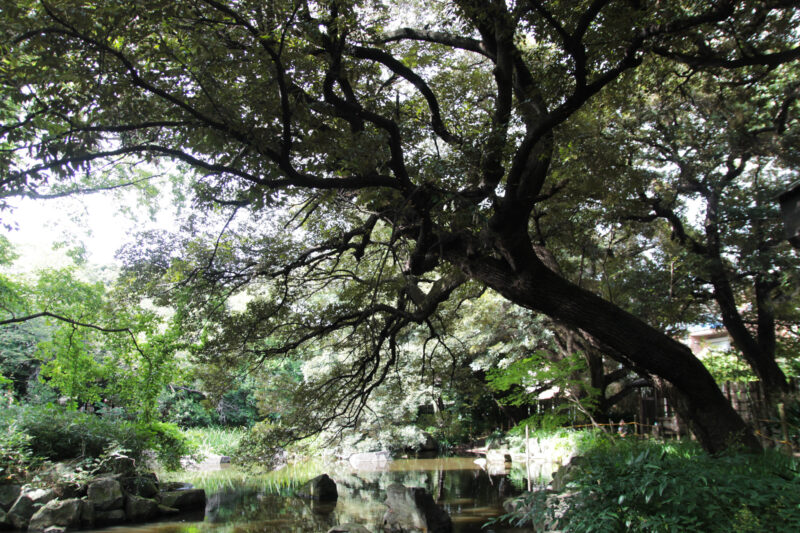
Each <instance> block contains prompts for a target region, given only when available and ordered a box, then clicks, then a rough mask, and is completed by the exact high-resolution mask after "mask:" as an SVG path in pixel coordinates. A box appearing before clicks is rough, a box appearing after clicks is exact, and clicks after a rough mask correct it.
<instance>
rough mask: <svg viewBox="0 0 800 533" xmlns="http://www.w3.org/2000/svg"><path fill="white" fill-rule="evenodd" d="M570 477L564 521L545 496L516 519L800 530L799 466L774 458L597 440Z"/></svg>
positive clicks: (534, 497)
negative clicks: (547, 505)
mask: <svg viewBox="0 0 800 533" xmlns="http://www.w3.org/2000/svg"><path fill="white" fill-rule="evenodd" d="M583 457H584V459H583V462H581V463H580V466H579V467H578V468H577V470H576V471H574V472H573V473H571V474H570V476H569V480H570V481H569V483H568V484H567V489H566V490H567V492H570V493H572V496H570V497H566V498H563V499H562V508H561V509H560V513H559V514H560V517H556V516H555V515H554V509H553V508H546V506H545V500H546V498H547V495H546V494H543V493H531V494H528V495H526V496H524V497H523V500H522V502H521V503H523V504H524V505H523V506H521V507H520V511H518V512H516V513H511V515H509V516H508V518H512V520H514V521H520V520H526V519H531V518H534V519H535V521H537V520H538V521H541V519H540V518H538V517H541V516H542V515H540V514H539V513H548V514H549V516H550V520H551V521H552V523H551V527H553V528H554V529H560V530H563V531H581V532H583V531H642V532H644V531H647V532H653V531H702V532H717V531H719V532H728V531H737V532H739V531H800V474H799V473H798V469H797V463H796V462H795V461H792V460H791V459H789V458H787V457H785V456H780V455H778V454H775V453H770V454H765V455H753V454H745V453H731V454H728V455H724V456H721V457H711V456H709V455H707V454H705V453H704V452H702V450H700V449H699V447H698V446H696V445H695V444H694V443H656V442H653V441H644V442H643V441H638V440H636V439H613V438H594V439H593V442H592V445H591V446H589V447H584V450H583Z"/></svg>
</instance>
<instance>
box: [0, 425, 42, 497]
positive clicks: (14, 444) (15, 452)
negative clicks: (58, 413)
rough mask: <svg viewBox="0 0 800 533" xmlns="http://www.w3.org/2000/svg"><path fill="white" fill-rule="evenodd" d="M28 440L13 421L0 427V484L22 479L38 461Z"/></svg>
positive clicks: (29, 439) (28, 437) (27, 436)
mask: <svg viewBox="0 0 800 533" xmlns="http://www.w3.org/2000/svg"><path fill="white" fill-rule="evenodd" d="M30 441H31V438H30V436H29V435H26V434H25V433H24V432H22V431H21V430H20V428H19V424H17V423H16V422H14V421H10V422H9V423H8V424H7V425H6V424H4V425H3V426H2V427H0V485H2V484H4V483H17V482H22V481H24V479H25V477H26V475H27V473H28V471H29V470H30V469H31V468H32V467H34V466H36V464H37V463H38V462H39V461H38V459H36V458H35V457H34V455H33V453H32V452H31V446H30Z"/></svg>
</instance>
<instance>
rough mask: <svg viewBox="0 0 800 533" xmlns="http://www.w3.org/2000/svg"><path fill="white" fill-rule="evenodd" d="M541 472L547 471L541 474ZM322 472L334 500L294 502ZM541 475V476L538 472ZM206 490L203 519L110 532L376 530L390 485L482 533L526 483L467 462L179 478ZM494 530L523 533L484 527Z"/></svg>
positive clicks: (456, 524)
mask: <svg viewBox="0 0 800 533" xmlns="http://www.w3.org/2000/svg"><path fill="white" fill-rule="evenodd" d="M546 470H547V469H546ZM322 472H326V473H327V474H328V475H329V476H331V477H332V478H333V479H334V480H335V481H336V485H337V488H338V491H339V499H338V501H337V502H336V504H335V505H320V504H318V503H316V502H311V501H307V500H303V499H300V498H296V497H294V496H293V493H294V489H295V488H297V487H298V486H299V485H301V484H302V483H304V482H305V481H307V480H308V479H310V478H311V477H313V476H315V475H318V474H320V473H322ZM544 474H545V476H547V472H545V473H544ZM180 477H181V479H184V480H188V481H190V482H191V483H193V484H194V485H195V486H197V487H199V488H204V489H206V493H207V495H208V502H207V505H206V509H205V514H204V516H194V517H191V516H190V517H182V519H183V520H184V522H182V523H160V524H159V523H157V524H149V525H146V526H141V527H127V528H114V531H115V532H116V533H256V532H259V533H264V532H296V533H301V532H302V533H305V532H323V533H324V532H326V531H328V529H330V528H331V527H333V526H334V525H338V524H344V523H357V524H361V525H363V526H365V527H366V528H367V529H369V530H370V531H373V532H377V531H379V526H380V524H381V522H382V519H383V515H384V513H385V512H386V506H385V505H384V501H385V500H386V488H387V487H388V486H389V485H391V484H393V483H401V484H403V485H405V486H409V487H410V486H415V487H424V488H425V489H426V490H427V491H428V492H429V493H430V494H431V495H432V496H433V498H434V500H436V502H437V503H439V504H440V505H442V507H444V509H445V510H446V511H447V512H448V513H449V514H450V516H451V518H452V521H453V531H454V532H455V533H478V532H483V533H485V532H486V531H487V529H482V526H483V524H484V523H486V521H487V520H488V519H490V518H493V517H496V516H498V515H500V514H502V513H503V512H504V511H503V508H502V502H503V500H505V499H506V498H508V497H509V496H512V495H515V494H518V493H519V492H520V491H521V490H522V489H523V488H524V487H525V485H526V483H527V481H526V479H525V472H524V467H523V469H521V470H520V471H516V472H514V471H512V472H511V475H506V474H502V473H501V474H498V473H497V472H492V471H487V470H484V469H482V468H481V467H480V466H478V465H477V464H475V462H474V459H473V458H437V459H400V460H395V461H391V462H389V463H387V464H386V465H383V466H382V467H380V468H372V469H369V470H364V469H355V468H353V467H352V466H350V465H349V464H347V463H334V464H327V465H325V464H322V463H306V464H303V465H296V466H294V467H288V468H286V469H284V470H282V471H279V472H271V473H269V474H265V475H262V476H248V475H246V474H244V473H242V472H239V471H237V470H235V469H228V470H221V471H216V472H198V473H194V474H187V473H182V474H181V475H180ZM491 530H493V531H495V532H497V533H509V532H513V531H527V530H521V529H510V528H503V527H500V526H497V525H495V526H492V528H491Z"/></svg>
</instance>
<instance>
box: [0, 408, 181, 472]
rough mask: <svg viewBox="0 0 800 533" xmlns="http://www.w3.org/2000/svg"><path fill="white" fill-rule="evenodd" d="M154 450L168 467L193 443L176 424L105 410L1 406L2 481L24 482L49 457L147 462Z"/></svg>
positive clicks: (47, 460)
mask: <svg viewBox="0 0 800 533" xmlns="http://www.w3.org/2000/svg"><path fill="white" fill-rule="evenodd" d="M148 452H153V453H154V454H155V455H156V457H157V459H158V461H159V462H160V463H161V465H162V466H163V467H164V468H167V469H174V468H178V467H180V458H181V457H182V456H184V455H190V454H192V453H194V452H195V449H194V446H192V444H191V443H190V442H188V441H187V440H186V439H185V438H183V436H182V435H181V434H180V431H179V430H178V428H177V427H176V426H174V425H172V424H166V423H161V422H151V423H144V422H138V421H135V420H130V419H127V418H125V417H124V416H122V414H121V413H110V414H106V415H103V416H99V415H96V414H89V413H83V412H79V411H75V410H71V409H67V408H64V407H60V406H53V405H38V406H16V405H12V406H8V407H6V408H5V409H3V410H2V411H0V483H1V482H26V481H28V480H29V478H30V477H31V476H32V475H33V474H35V472H36V471H37V470H38V469H39V468H41V467H43V466H45V465H46V463H50V462H61V461H67V462H69V461H74V460H78V461H83V462H87V461H88V462H92V463H97V462H102V461H103V460H105V459H107V458H108V457H109V456H110V455H115V454H123V455H125V456H127V457H130V458H132V459H134V461H136V463H137V464H142V465H143V464H145V463H146V455H147V453H148Z"/></svg>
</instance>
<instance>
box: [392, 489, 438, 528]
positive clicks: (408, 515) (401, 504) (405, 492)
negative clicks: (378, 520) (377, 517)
mask: <svg viewBox="0 0 800 533" xmlns="http://www.w3.org/2000/svg"><path fill="white" fill-rule="evenodd" d="M386 506H387V507H389V510H388V511H386V514H385V515H384V516H383V530H384V531H386V532H388V533H418V532H426V533H451V532H452V531H453V522H452V520H451V519H450V515H449V514H447V511H445V510H444V509H442V508H441V507H440V506H438V505H436V502H434V501H433V497H431V495H430V494H428V492H427V491H426V490H425V489H423V488H421V487H404V486H403V485H400V484H397V483H395V484H392V485H389V486H388V487H387V488H386Z"/></svg>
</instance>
